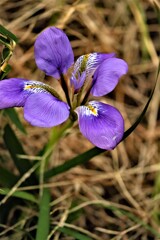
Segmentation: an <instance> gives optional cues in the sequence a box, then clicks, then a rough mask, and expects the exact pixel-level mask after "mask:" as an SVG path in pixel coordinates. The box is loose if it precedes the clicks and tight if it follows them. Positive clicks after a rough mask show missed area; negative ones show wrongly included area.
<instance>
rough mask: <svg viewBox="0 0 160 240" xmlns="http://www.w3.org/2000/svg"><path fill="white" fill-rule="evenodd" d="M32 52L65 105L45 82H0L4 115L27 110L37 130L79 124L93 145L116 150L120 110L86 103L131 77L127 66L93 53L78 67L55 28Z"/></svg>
mask: <svg viewBox="0 0 160 240" xmlns="http://www.w3.org/2000/svg"><path fill="white" fill-rule="evenodd" d="M34 47H35V61H36V64H37V66H38V67H39V68H40V69H41V70H42V71H44V72H45V74H46V75H49V76H52V77H53V78H55V79H57V80H58V81H59V83H60V85H61V87H62V89H63V91H64V93H65V99H63V97H61V96H60V95H59V94H58V93H57V92H56V91H55V90H54V89H53V88H52V87H51V86H49V85H47V84H44V83H42V82H38V81H29V80H27V79H22V78H10V79H5V80H2V81H1V82H0V109H4V108H11V107H23V108H24V118H25V119H26V120H27V121H28V122H29V123H30V124H31V125H33V126H38V127H53V126H56V125H59V124H61V123H63V122H65V121H66V120H67V119H68V118H70V119H71V120H72V121H75V120H76V118H77V119H78V122H79V128H80V131H81V133H82V134H83V135H84V136H85V137H86V138H87V139H88V140H89V141H91V142H92V143H93V144H94V145H96V146H97V147H99V148H102V149H107V150H109V149H113V148H114V147H115V146H116V145H117V144H118V143H119V142H120V141H121V139H122V137H123V134H124V120H123V117H122V115H121V114H120V112H119V111H118V110H117V109H116V108H114V107H112V106H110V105H108V104H105V103H102V102H99V101H96V100H90V101H88V99H89V98H91V97H101V96H104V95H106V94H107V93H109V92H111V91H112V90H113V89H114V88H115V87H116V85H117V84H118V81H119V79H120V77H121V76H122V75H124V74H126V73H127V71H128V66H127V63H126V62H125V61H124V60H122V59H119V58H116V56H115V54H114V53H111V54H105V53H90V54H86V55H83V56H80V57H79V58H78V59H77V61H76V62H75V64H74V55H73V51H72V48H71V45H70V42H69V40H68V37H67V36H66V34H65V33H64V32H63V31H62V30H60V29H58V28H55V27H49V28H47V29H45V30H44V31H43V32H42V33H40V34H39V36H38V37H37V39H36V41H35V45H34ZM75 116H76V117H75Z"/></svg>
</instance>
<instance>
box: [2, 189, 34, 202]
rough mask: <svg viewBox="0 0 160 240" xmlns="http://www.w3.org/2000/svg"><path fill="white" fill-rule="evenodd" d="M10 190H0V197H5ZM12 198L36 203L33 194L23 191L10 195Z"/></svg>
mask: <svg viewBox="0 0 160 240" xmlns="http://www.w3.org/2000/svg"><path fill="white" fill-rule="evenodd" d="M9 191H10V189H8V188H2V189H0V195H7V194H8V193H9ZM12 197H17V198H21V199H24V200H27V201H30V202H34V203H37V199H36V198H35V197H34V196H33V194H31V193H28V192H24V191H16V192H14V193H13V194H12Z"/></svg>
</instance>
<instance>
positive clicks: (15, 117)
mask: <svg viewBox="0 0 160 240" xmlns="http://www.w3.org/2000/svg"><path fill="white" fill-rule="evenodd" d="M4 113H5V114H6V115H8V116H9V118H10V119H11V121H12V123H13V124H14V125H15V126H16V127H17V128H18V129H19V130H20V131H21V132H23V133H25V134H26V130H25V128H24V126H23V125H22V123H21V121H20V119H19V116H18V114H17V112H16V110H15V109H14V108H7V109H5V110H4Z"/></svg>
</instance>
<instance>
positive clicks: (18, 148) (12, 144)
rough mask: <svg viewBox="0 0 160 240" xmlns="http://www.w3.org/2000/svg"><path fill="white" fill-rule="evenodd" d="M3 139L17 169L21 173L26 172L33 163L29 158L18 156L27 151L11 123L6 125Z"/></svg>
mask: <svg viewBox="0 0 160 240" xmlns="http://www.w3.org/2000/svg"><path fill="white" fill-rule="evenodd" d="M3 139H4V142H5V144H6V147H7V149H8V150H9V152H10V155H11V156H12V159H13V161H14V163H15V165H16V167H17V169H18V170H19V172H20V174H21V175H22V174H24V173H25V172H26V171H27V170H29V169H30V168H31V164H30V162H29V161H28V160H27V159H23V160H22V159H19V158H18V157H17V155H18V154H21V155H26V153H25V151H24V150H23V147H22V145H21V144H20V142H19V140H18V139H17V137H16V135H15V133H14V131H13V130H12V128H11V127H10V126H9V125H6V126H5V128H4V135H3Z"/></svg>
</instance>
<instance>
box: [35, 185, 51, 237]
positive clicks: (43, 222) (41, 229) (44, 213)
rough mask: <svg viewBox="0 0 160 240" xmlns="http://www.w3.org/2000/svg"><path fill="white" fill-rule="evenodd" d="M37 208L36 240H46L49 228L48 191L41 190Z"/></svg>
mask: <svg viewBox="0 0 160 240" xmlns="http://www.w3.org/2000/svg"><path fill="white" fill-rule="evenodd" d="M39 206H40V212H39V218H38V226H37V232H36V240H46V239H47V237H48V234H49V226H50V192H49V190H48V189H43V193H42V197H41V199H40V204H39Z"/></svg>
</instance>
